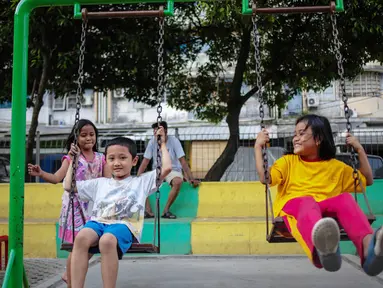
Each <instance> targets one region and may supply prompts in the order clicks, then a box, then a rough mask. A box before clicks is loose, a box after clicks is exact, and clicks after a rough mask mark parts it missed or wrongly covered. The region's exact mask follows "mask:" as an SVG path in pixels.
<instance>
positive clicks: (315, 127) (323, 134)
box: [295, 114, 336, 160]
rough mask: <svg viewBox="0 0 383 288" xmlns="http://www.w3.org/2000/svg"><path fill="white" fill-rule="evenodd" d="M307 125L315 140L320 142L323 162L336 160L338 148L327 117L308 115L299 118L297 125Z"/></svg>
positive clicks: (320, 153)
mask: <svg viewBox="0 0 383 288" xmlns="http://www.w3.org/2000/svg"><path fill="white" fill-rule="evenodd" d="M300 122H305V123H306V128H305V129H307V128H308V127H311V130H312V132H313V137H314V140H316V141H319V142H320V144H319V158H321V159H322V160H330V159H333V158H335V154H336V147H335V142H334V137H333V135H332V129H331V125H330V122H329V121H328V119H327V118H326V117H323V116H319V115H315V114H308V115H303V116H301V117H299V118H298V119H297V121H296V123H295V125H298V123H300Z"/></svg>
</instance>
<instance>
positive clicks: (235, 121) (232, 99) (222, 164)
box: [204, 28, 251, 181]
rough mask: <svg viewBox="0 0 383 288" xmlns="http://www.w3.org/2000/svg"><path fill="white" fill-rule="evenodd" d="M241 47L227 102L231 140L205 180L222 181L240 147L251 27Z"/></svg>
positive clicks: (246, 30) (245, 34)
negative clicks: (243, 90)
mask: <svg viewBox="0 0 383 288" xmlns="http://www.w3.org/2000/svg"><path fill="white" fill-rule="evenodd" d="M241 40H242V41H241V48H240V51H239V54H238V59H237V65H236V67H235V72H234V77H233V82H232V84H231V87H230V96H229V100H228V102H227V107H228V115H227V117H226V122H227V125H228V126H229V131H230V136H229V141H228V142H227V145H226V147H225V150H223V152H222V154H221V156H219V158H218V159H217V161H216V162H215V163H214V165H213V167H211V168H210V170H209V172H207V174H206V176H205V179H204V180H205V181H220V180H221V177H222V176H223V174H224V173H225V171H226V169H227V167H229V166H230V164H231V163H233V161H234V157H235V154H236V153H237V151H238V147H239V114H240V113H241V109H242V106H243V104H244V103H245V102H244V101H243V99H242V96H241V87H242V82H243V73H244V72H245V69H246V62H247V59H248V57H249V51H250V40H251V37H250V29H248V28H245V29H244V31H243V33H242V39H241Z"/></svg>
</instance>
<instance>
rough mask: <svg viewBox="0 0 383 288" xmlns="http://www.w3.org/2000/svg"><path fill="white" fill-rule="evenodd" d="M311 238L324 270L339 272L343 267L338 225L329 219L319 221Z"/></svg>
mask: <svg viewBox="0 0 383 288" xmlns="http://www.w3.org/2000/svg"><path fill="white" fill-rule="evenodd" d="M311 237H312V241H313V244H314V247H315V249H316V251H317V253H318V256H319V260H320V262H321V264H322V266H323V268H324V269H325V270H327V271H330V272H335V271H338V270H339V269H340V267H341V265H342V257H341V256H340V250H339V242H340V230H339V226H338V223H337V222H336V221H335V220H334V219H332V218H329V217H327V218H323V219H321V220H319V221H318V222H317V223H315V225H314V228H313V230H312V233H311Z"/></svg>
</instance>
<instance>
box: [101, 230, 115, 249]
mask: <svg viewBox="0 0 383 288" xmlns="http://www.w3.org/2000/svg"><path fill="white" fill-rule="evenodd" d="M98 245H99V248H100V252H101V253H105V252H110V251H115V250H116V249H117V238H116V237H115V236H114V235H113V234H111V233H105V234H104V235H102V237H101V238H100V242H99V244H98Z"/></svg>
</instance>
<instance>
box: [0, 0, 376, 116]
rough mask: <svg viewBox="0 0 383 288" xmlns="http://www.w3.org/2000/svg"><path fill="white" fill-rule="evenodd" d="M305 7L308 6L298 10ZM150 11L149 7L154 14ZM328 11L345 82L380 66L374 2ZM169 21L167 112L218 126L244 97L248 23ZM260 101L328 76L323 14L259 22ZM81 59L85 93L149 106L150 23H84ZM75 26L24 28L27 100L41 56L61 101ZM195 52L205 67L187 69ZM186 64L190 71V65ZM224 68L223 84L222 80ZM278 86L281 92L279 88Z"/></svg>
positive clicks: (9, 18)
mask: <svg viewBox="0 0 383 288" xmlns="http://www.w3.org/2000/svg"><path fill="white" fill-rule="evenodd" d="M17 2H18V1H16V0H13V1H12V2H11V3H6V1H1V2H0V26H1V29H0V67H1V69H0V101H4V100H8V99H9V98H10V95H11V79H12V77H11V76H12V75H11V73H12V44H13V39H12V35H13V14H14V9H15V7H16V4H17ZM308 3H309V4H308ZM293 4H294V5H314V4H315V5H328V1H327V0H317V1H304V0H285V1H277V0H270V1H257V5H258V6H259V7H266V6H268V7H270V6H273V5H279V6H281V5H284V6H291V5H293ZM153 7H154V4H152V5H144V4H138V5H101V6H97V7H88V9H89V10H93V11H94V10H103V11H105V10H110V9H113V10H131V9H140V10H142V9H153ZM154 8H155V7H154ZM345 8H346V11H345V12H344V13H339V14H337V17H338V28H339V33H340V39H341V41H342V43H343V45H342V53H343V56H344V58H345V63H344V66H345V71H346V75H347V76H348V77H350V78H352V77H354V76H355V75H357V74H358V73H359V72H360V71H361V67H362V65H363V64H365V63H366V62H368V61H372V60H375V59H377V60H379V61H383V54H382V53H383V52H382V51H383V46H382V45H383V44H382V43H383V28H382V22H381V21H382V20H381V19H383V4H382V2H381V1H380V0H364V1H359V0H348V1H345ZM176 14H177V17H171V18H167V20H166V28H165V63H166V67H165V69H166V76H167V77H166V85H167V100H168V102H169V104H170V105H172V106H173V107H175V108H179V109H185V110H188V111H194V112H196V113H197V115H198V116H199V117H200V118H202V119H208V120H210V121H213V122H219V121H221V120H222V119H223V117H225V116H226V115H228V113H229V110H230V109H237V110H238V109H239V110H240V108H241V107H242V105H243V104H244V103H245V102H246V100H247V99H248V98H249V97H251V96H253V95H254V92H255V90H254V89H253V90H252V91H251V92H252V93H247V94H241V87H242V85H243V84H245V85H248V86H250V87H254V86H255V83H256V81H255V73H254V68H255V63H254V55H253V53H254V48H253V46H252V41H253V40H252V37H251V30H252V24H251V19H250V18H249V17H244V16H242V15H241V1H240V0H227V1H213V2H197V3H176ZM258 19H259V20H258V25H259V28H260V33H261V50H262V67H263V69H262V78H263V79H264V85H265V88H266V91H265V93H264V95H262V96H263V97H265V98H267V103H268V104H269V105H271V106H274V105H277V106H280V107H282V106H283V105H284V104H285V103H286V101H288V99H290V98H291V97H292V95H294V93H296V91H297V90H298V89H302V88H304V89H314V90H320V89H323V88H324V87H326V86H327V85H329V84H330V82H331V80H333V79H335V78H337V67H336V61H335V55H334V51H333V50H332V49H331V47H332V42H331V41H332V29H331V23H330V16H329V15H327V14H309V15H260V16H259V18H258ZM89 26H90V28H89V31H88V35H87V52H86V55H85V75H86V77H85V84H84V86H85V87H90V88H94V87H96V88H97V89H99V90H106V89H113V88H115V87H128V89H127V92H126V97H127V98H129V99H134V100H136V101H142V102H145V103H147V104H150V105H155V103H156V101H157V99H156V97H157V95H156V87H157V59H158V58H157V51H156V48H157V40H158V23H157V22H156V21H155V19H146V18H139V19H113V20H112V19H108V20H104V19H103V20H91V21H90V23H89ZM80 32H81V22H80V21H78V20H73V8H72V7H50V8H39V9H36V10H35V11H33V13H32V15H31V24H30V42H29V45H30V53H29V63H30V64H29V75H28V79H29V80H28V81H29V82H28V93H30V92H31V90H32V87H33V83H34V81H39V79H40V77H41V71H42V67H43V58H42V53H41V52H42V51H44V50H43V49H46V50H47V51H49V55H50V58H51V61H50V64H49V65H50V66H49V69H50V73H49V79H48V84H47V87H46V88H47V89H48V90H54V91H55V93H56V95H58V96H61V95H63V94H65V93H67V92H68V91H72V90H74V89H75V88H76V81H77V72H78V71H77V69H78V49H79V45H80V43H79V39H80ZM200 52H204V53H206V56H207V57H208V60H207V61H205V62H202V63H200V64H199V66H198V67H196V65H195V63H196V62H195V61H196V60H197V58H198V57H199V56H200V55H199V53H200ZM191 63H194V64H193V65H194V70H193V69H191V68H190V66H191ZM227 68H232V69H233V70H234V78H233V79H232V82H230V83H229V82H227V79H226V81H225V80H224V79H223V75H224V71H225V69H227ZM286 87H289V88H288V89H286Z"/></svg>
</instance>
